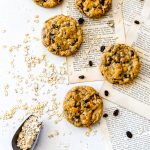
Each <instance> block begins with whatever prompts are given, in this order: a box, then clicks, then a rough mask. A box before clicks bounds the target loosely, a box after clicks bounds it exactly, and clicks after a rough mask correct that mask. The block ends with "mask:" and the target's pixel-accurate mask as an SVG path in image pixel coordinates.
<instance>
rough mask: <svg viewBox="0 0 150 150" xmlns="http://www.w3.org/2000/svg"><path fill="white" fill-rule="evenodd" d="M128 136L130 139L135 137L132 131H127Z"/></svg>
mask: <svg viewBox="0 0 150 150" xmlns="http://www.w3.org/2000/svg"><path fill="white" fill-rule="evenodd" d="M126 135H127V137H128V138H130V139H131V138H132V137H133V135H132V133H131V132H130V131H127V132H126Z"/></svg>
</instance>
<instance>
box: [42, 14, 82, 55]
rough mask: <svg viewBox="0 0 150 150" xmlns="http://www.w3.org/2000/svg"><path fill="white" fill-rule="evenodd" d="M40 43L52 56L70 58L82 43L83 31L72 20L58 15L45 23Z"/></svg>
mask: <svg viewBox="0 0 150 150" xmlns="http://www.w3.org/2000/svg"><path fill="white" fill-rule="evenodd" d="M42 41H43V44H44V45H45V47H46V48H47V49H48V50H49V51H50V52H52V53H53V54H55V55H59V56H70V55H73V54H75V53H76V52H77V51H78V49H79V48H80V45H81V44H82V41H83V31H82V29H81V27H80V25H79V24H78V22H77V21H76V20H75V19H74V18H72V17H69V16H64V15H58V16H55V17H53V18H50V19H49V20H47V21H46V22H45V24H44V27H43V30H42Z"/></svg>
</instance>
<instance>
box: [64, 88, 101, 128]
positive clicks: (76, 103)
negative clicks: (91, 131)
mask: <svg viewBox="0 0 150 150" xmlns="http://www.w3.org/2000/svg"><path fill="white" fill-rule="evenodd" d="M63 107H64V114H65V117H66V119H67V120H68V121H69V122H70V123H72V124H73V125H75V126H77V127H89V126H91V125H92V124H95V123H97V122H98V121H99V120H100V118H101V116H102V112H103V101H102V99H101V97H100V95H99V93H98V92H97V91H96V90H95V89H94V88H92V87H90V86H77V87H74V88H72V89H71V90H70V91H69V92H68V93H67V95H66V97H65V100H64V105H63Z"/></svg>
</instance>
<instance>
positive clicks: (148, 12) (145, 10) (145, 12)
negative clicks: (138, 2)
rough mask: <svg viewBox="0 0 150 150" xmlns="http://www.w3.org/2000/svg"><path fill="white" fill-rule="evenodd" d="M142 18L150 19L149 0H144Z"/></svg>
mask: <svg viewBox="0 0 150 150" xmlns="http://www.w3.org/2000/svg"><path fill="white" fill-rule="evenodd" d="M142 16H145V17H146V18H149V19H150V0H145V3H144V8H143V10H142Z"/></svg>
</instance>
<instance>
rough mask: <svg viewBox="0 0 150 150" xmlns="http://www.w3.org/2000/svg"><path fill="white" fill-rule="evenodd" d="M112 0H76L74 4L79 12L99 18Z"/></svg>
mask: <svg viewBox="0 0 150 150" xmlns="http://www.w3.org/2000/svg"><path fill="white" fill-rule="evenodd" d="M111 5H112V0H76V6H77V8H78V9H79V10H80V12H81V13H83V14H85V15H86V16H87V17H89V18H100V17H101V16H103V15H104V14H105V13H106V12H108V11H109V9H110V8H111Z"/></svg>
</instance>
